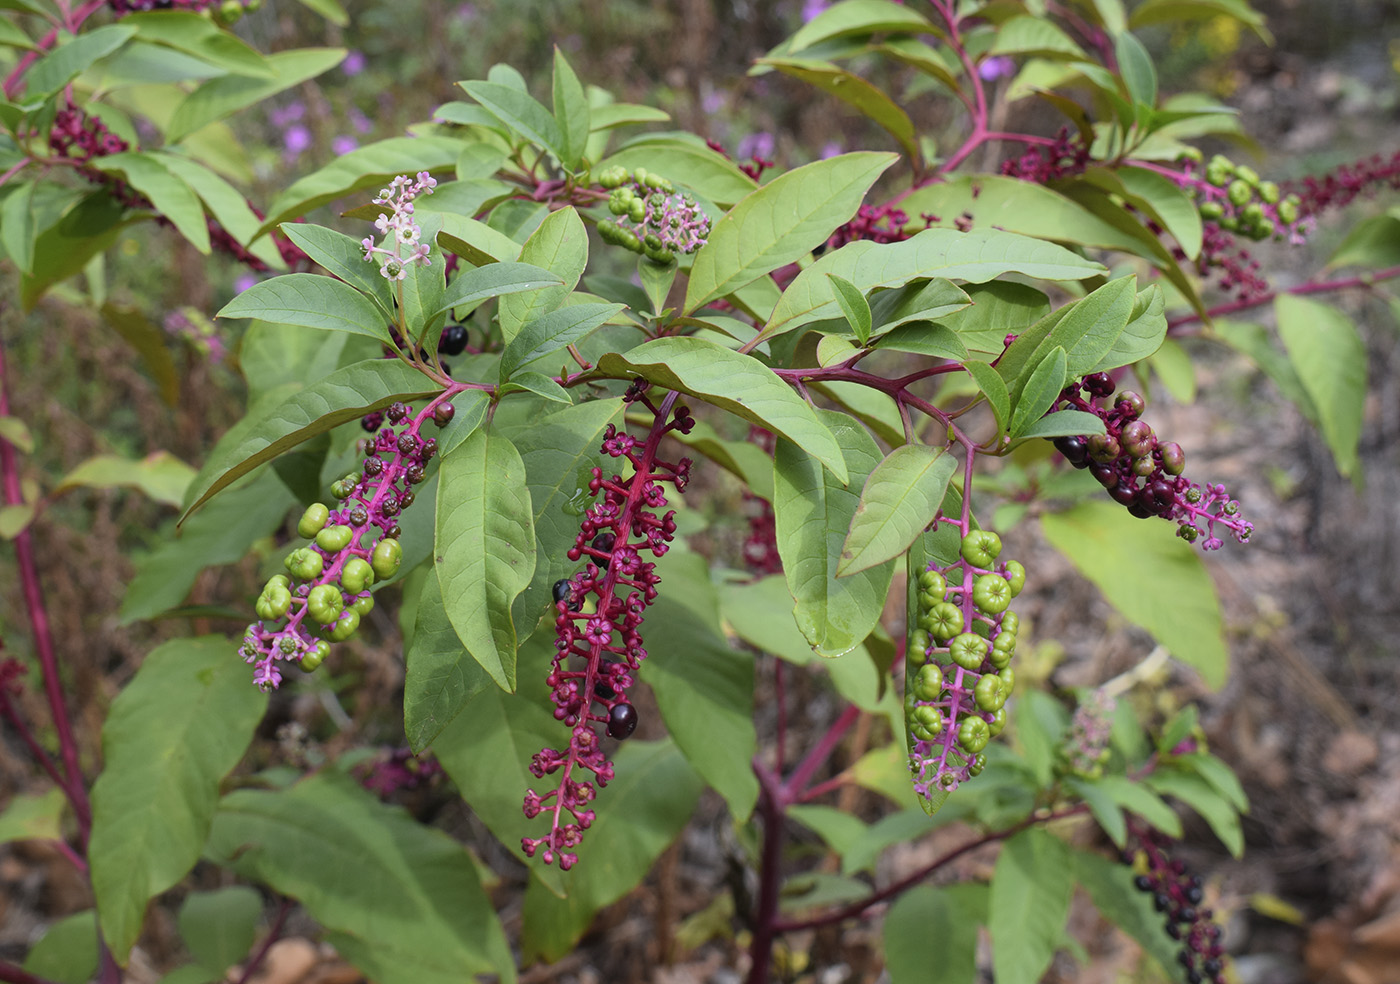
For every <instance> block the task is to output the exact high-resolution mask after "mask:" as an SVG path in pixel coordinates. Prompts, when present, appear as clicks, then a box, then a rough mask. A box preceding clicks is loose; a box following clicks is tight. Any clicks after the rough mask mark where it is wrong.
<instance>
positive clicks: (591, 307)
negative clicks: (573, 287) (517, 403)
mask: <svg viewBox="0 0 1400 984" xmlns="http://www.w3.org/2000/svg"><path fill="white" fill-rule="evenodd" d="M625 307H626V305H624V304H573V305H570V306H569V307H563V308H560V309H559V310H557V311H551V312H549V313H548V314H545V315H541V316H540V317H539V318H536V319H535V320H534V321H531V322H530V323H529V324H527V325H525V326H524V327H523V328H521V329H520V334H518V335H516V336H515V339H514V340H513V341H512V342H511V343H510V344H509V345H507V346H506V350H505V351H504V352H502V353H501V380H502V381H505V380H507V379H509V378H510V377H511V375H512V374H513V373H514V372H515V370H517V369H519V368H520V367H521V366H523V365H525V364H526V363H529V362H533V361H534V360H536V359H538V358H541V357H542V356H545V355H548V354H549V353H550V352H557V351H559V350H560V349H561V348H563V347H564V346H566V345H572V344H573V343H574V342H577V341H579V340H580V339H582V338H583V337H585V336H586V335H588V333H589V332H591V331H593V330H594V329H595V328H597V327H598V326H599V325H601V324H602V323H603V322H605V321H607V320H608V319H609V318H611V317H612V316H613V315H615V314H617V313H618V312H619V311H621V310H623V308H625ZM554 368H555V369H556V370H557V369H558V368H559V367H558V365H557V364H556V365H555V367H554Z"/></svg>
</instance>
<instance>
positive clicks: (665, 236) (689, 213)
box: [598, 167, 710, 266]
mask: <svg viewBox="0 0 1400 984" xmlns="http://www.w3.org/2000/svg"><path fill="white" fill-rule="evenodd" d="M598 184H600V185H602V186H603V187H604V188H606V189H608V190H609V191H610V192H611V194H610V195H609V196H608V211H609V212H611V213H612V214H613V215H615V216H617V218H616V219H614V220H612V221H605V222H599V223H598V235H599V236H601V237H602V238H603V241H604V242H607V243H612V244H613V245H614V246H621V247H623V248H624V249H630V250H631V251H632V252H634V253H640V254H641V255H643V256H645V257H646V258H647V259H649V260H651V261H652V262H653V263H659V264H661V265H663V266H664V265H666V264H668V263H671V262H673V261H674V260H675V258H676V254H677V253H694V252H695V251H696V250H697V249H699V248H700V247H701V246H704V245H705V242H706V240H707V239H708V238H709V236H710V217H709V216H708V215H706V214H705V210H704V209H703V208H701V207H700V205H699V204H698V203H697V202H696V201H695V196H693V195H691V194H689V193H686V194H677V193H676V189H675V186H674V185H672V184H671V182H669V181H667V180H666V179H665V178H663V177H661V175H659V174H652V173H650V172H648V171H647V170H646V168H642V167H639V168H637V169H636V170H635V171H629V170H627V168H625V167H610V168H608V169H607V170H605V171H603V172H601V173H600V174H599V175H598Z"/></svg>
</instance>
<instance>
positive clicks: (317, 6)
mask: <svg viewBox="0 0 1400 984" xmlns="http://www.w3.org/2000/svg"><path fill="white" fill-rule="evenodd" d="M300 2H301V5H302V6H303V7H305V8H306V9H307V10H310V11H311V12H312V13H314V14H316V15H317V16H318V17H322V18H324V19H325V20H328V21H330V22H331V23H332V24H334V25H336V26H337V27H347V26H348V25H349V24H350V15H349V14H347V13H346V12H345V8H344V7H342V6H341V5H340V0H300Z"/></svg>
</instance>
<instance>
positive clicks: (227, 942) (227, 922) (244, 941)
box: [179, 885, 263, 980]
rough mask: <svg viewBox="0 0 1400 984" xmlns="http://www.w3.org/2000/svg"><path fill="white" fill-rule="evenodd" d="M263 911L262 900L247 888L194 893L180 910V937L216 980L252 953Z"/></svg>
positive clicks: (243, 886)
mask: <svg viewBox="0 0 1400 984" xmlns="http://www.w3.org/2000/svg"><path fill="white" fill-rule="evenodd" d="M262 909H263V906H262V896H260V895H259V894H258V893H257V892H256V891H255V890H254V889H251V888H249V887H248V886H246V885H230V886H229V887H228V888H221V889H219V890H217V891H214V892H191V893H190V894H189V895H188V896H186V897H185V904H184V905H182V906H180V917H179V924H180V936H181V937H183V938H184V941H185V946H186V947H188V948H189V951H190V955H191V956H193V957H194V958H195V960H197V961H199V963H201V964H203V965H204V966H205V967H207V968H209V969H210V970H212V971H214V972H215V975H216V976H215V978H214V979H216V980H217V979H219V978H221V977H222V976H223V974H224V973H225V972H226V971H227V970H228V969H229V968H230V967H232V966H233V965H234V964H236V963H239V962H240V961H242V960H243V959H244V958H245V957H247V956H248V953H249V951H251V950H252V949H253V939H254V937H255V936H256V934H257V931H258V921H259V919H261V918H262Z"/></svg>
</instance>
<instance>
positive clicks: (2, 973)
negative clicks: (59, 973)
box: [0, 960, 56, 984]
mask: <svg viewBox="0 0 1400 984" xmlns="http://www.w3.org/2000/svg"><path fill="white" fill-rule="evenodd" d="M0 981H5V982H6V984H56V982H54V981H51V980H49V979H48V978H47V977H39V976H37V975H35V974H31V973H29V971H27V970H25V969H24V968H23V967H18V966H16V965H15V964H12V963H10V962H9V961H7V960H0Z"/></svg>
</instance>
